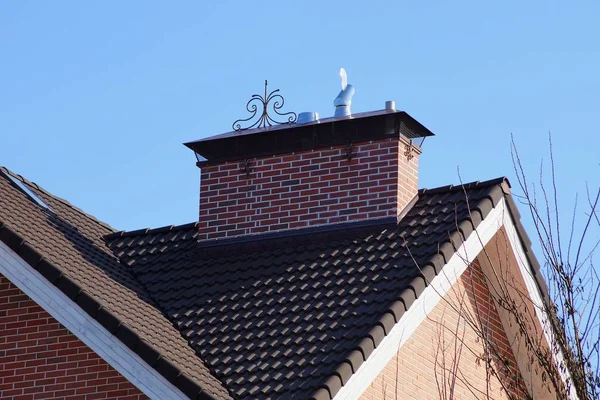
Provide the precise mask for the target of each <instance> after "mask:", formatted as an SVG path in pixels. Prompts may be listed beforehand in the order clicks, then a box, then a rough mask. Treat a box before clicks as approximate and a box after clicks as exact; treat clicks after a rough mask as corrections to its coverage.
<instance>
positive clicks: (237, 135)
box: [184, 110, 434, 164]
mask: <svg viewBox="0 0 600 400" xmlns="http://www.w3.org/2000/svg"><path fill="white" fill-rule="evenodd" d="M282 131H285V134H284V133H283V132H282ZM400 135H402V136H404V137H406V138H408V139H416V138H424V137H427V136H434V134H433V132H431V131H430V130H429V129H427V128H426V127H425V126H423V125H422V124H421V123H420V122H419V121H417V120H416V119H414V118H413V117H411V116H410V115H409V114H408V113H406V112H404V111H388V110H378V111H369V112H365V113H358V114H354V115H353V116H352V118H351V119H348V118H343V117H342V118H335V117H333V118H323V119H320V120H318V121H315V122H309V123H306V124H302V125H299V124H293V125H275V126H271V127H267V128H255V129H248V130H245V131H232V132H227V133H223V134H220V135H215V136H210V137H207V138H204V139H200V140H196V141H192V142H187V143H184V144H185V146H187V147H188V148H190V149H192V150H193V151H195V152H196V153H198V154H199V155H202V156H203V157H204V158H206V160H207V161H205V162H203V163H202V164H214V163H220V162H225V161H234V160H241V159H245V158H254V157H259V156H268V155H275V154H285V153H291V152H298V151H305V150H311V149H314V148H319V147H329V146H337V145H343V144H347V143H348V140H351V141H352V142H354V143H359V142H364V141H369V140H377V139H381V138H390V137H394V136H397V137H398V136H400Z"/></svg>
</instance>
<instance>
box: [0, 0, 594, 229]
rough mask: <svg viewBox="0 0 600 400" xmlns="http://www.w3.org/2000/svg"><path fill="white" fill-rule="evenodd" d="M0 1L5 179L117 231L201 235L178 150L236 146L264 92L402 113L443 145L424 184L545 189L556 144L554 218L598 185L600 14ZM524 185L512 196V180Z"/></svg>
mask: <svg viewBox="0 0 600 400" xmlns="http://www.w3.org/2000/svg"><path fill="white" fill-rule="evenodd" d="M253 3H255V2H248V1H243V2H242V1H239V2H233V1H215V2H208V1H203V2H199V1H189V2H183V1H182V2H151V1H127V2H116V1H106V2H95V3H93V4H92V3H91V2H75V1H73V2H28V1H18V2H17V1H15V2H1V3H0V57H1V58H0V60H1V62H0V164H1V165H5V166H7V167H8V168H10V169H12V170H13V171H15V172H18V173H20V174H22V175H24V176H26V177H28V178H29V179H31V180H33V181H35V182H37V183H39V184H40V185H42V186H43V187H45V188H46V189H48V190H50V191H51V192H53V193H55V194H57V195H59V196H61V197H64V198H66V199H68V200H69V201H70V202H72V203H73V204H76V205H77V206H79V207H80V208H83V209H84V210H86V211H87V212H89V213H91V214H93V215H95V216H97V217H98V218H100V219H102V220H104V221H106V222H108V223H109V224H111V225H112V226H114V227H115V228H117V229H128V230H130V229H136V228H141V227H146V226H151V227H156V226H162V225H168V224H181V223H186V222H191V221H194V220H195V219H196V218H197V213H198V211H197V209H198V194H199V193H198V191H199V170H198V169H197V168H196V167H195V159H194V155H193V154H192V152H191V151H190V150H188V149H187V148H185V147H184V146H183V145H182V143H183V142H186V141H191V140H195V139H199V138H202V137H205V136H208V135H213V134H217V133H222V132H226V131H228V130H230V127H231V123H232V122H233V121H234V120H235V119H237V118H241V117H245V116H246V113H245V109H244V107H245V104H246V101H247V100H248V99H249V98H250V96H251V95H252V94H253V93H256V92H259V93H260V92H261V91H262V85H263V80H264V79H269V82H270V87H271V88H280V89H281V90H282V93H283V95H284V96H285V98H286V106H287V109H288V110H294V111H317V112H319V113H320V114H321V116H322V117H326V116H330V115H332V114H333V107H332V102H333V99H334V97H335V96H336V95H337V93H338V91H339V76H338V71H339V68H340V67H342V66H343V67H345V68H346V69H347V71H348V76H349V82H350V83H352V84H353V85H354V86H355V88H356V95H355V96H354V100H353V107H352V110H353V111H354V112H360V111H370V110H376V109H381V108H383V106H384V102H385V101H386V100H395V101H396V104H397V108H398V109H402V110H405V111H407V112H408V113H410V114H411V115H412V116H414V117H415V118H417V119H418V120H419V121H420V122H422V123H423V124H424V125H426V126H427V127H428V128H430V129H431V130H432V131H433V132H434V133H435V134H436V135H437V136H436V137H434V138H431V139H428V140H427V141H426V142H425V146H424V153H423V155H422V158H421V169H420V183H421V186H422V187H433V186H439V185H446V184H449V183H457V182H458V181H459V177H458V172H457V168H460V174H461V177H462V180H463V181H471V180H485V179H490V178H494V177H497V176H502V175H506V176H508V177H509V178H512V177H513V176H514V174H513V167H512V163H511V158H510V134H511V133H512V134H514V136H515V140H516V142H517V145H518V147H519V150H520V152H521V156H522V158H523V160H524V162H525V164H526V168H527V171H528V172H529V174H530V175H531V177H532V178H535V177H536V176H537V174H538V171H539V163H540V160H541V159H542V157H544V156H547V135H548V132H550V131H551V132H552V134H553V137H554V142H555V151H556V159H557V160H556V161H557V165H558V167H557V174H558V181H559V184H560V186H559V188H560V197H559V203H561V205H565V207H566V206H569V205H570V204H571V203H572V199H573V197H574V194H575V192H577V191H578V192H580V193H581V194H583V193H584V191H585V184H586V182H589V183H590V185H591V186H592V187H594V186H596V187H597V184H598V178H597V177H598V176H599V172H600V167H599V162H600V157H599V150H598V148H599V147H600V139H599V138H598V136H599V135H598V131H599V129H598V117H599V116H600V113H599V112H598V110H600V76H599V73H598V71H600V44H599V39H600V24H599V23H598V21H599V20H600V3H599V2H597V1H578V2H571V3H570V4H566V3H564V2H558V1H527V2H523V1H504V2H500V3H491V2H481V1H470V2H441V1H439V2H406V1H387V2H378V1H370V2H364V1H355V2H352V1H346V2H323V1H302V2H287V1H269V2H267V1H264V2H260V3H258V2H257V4H253ZM512 180H513V181H514V182H513V183H516V181H515V179H514V178H513V179H512Z"/></svg>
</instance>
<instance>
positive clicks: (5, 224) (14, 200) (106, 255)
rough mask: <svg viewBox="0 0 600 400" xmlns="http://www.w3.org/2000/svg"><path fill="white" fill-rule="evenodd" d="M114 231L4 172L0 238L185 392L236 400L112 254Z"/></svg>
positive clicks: (0, 186)
mask: <svg viewBox="0 0 600 400" xmlns="http://www.w3.org/2000/svg"><path fill="white" fill-rule="evenodd" d="M13 179H16V180H18V181H19V182H21V183H22V184H24V185H25V186H26V187H27V189H29V190H30V191H31V192H33V193H34V194H35V195H36V196H37V197H39V198H40V199H41V200H43V201H44V202H45V203H46V204H47V205H48V206H49V207H50V210H48V209H46V208H44V207H41V206H40V205H39V204H37V203H36V202H35V201H33V200H32V199H31V198H30V197H29V196H28V195H27V194H26V192H24V191H22V190H21V189H20V188H19V187H18V186H17V185H16V184H15V183H14V181H13ZM111 232H113V230H112V228H110V227H109V226H108V225H106V224H104V223H101V222H99V221H98V220H96V219H94V218H93V217H91V216H89V215H88V214H85V213H84V212H82V211H81V210H79V209H77V208H75V207H73V206H72V205H71V204H69V203H68V202H66V201H65V200H62V199H60V198H57V197H55V196H53V195H51V194H49V193H48V192H46V191H44V190H43V189H41V188H40V187H39V186H37V185H36V184H34V183H31V182H29V181H27V180H25V179H23V178H22V177H21V176H19V175H16V174H14V173H12V172H10V171H9V170H7V169H6V168H0V240H2V241H3V242H5V243H6V244H7V245H9V246H10V247H11V248H12V249H13V250H15V251H16V252H17V253H18V254H19V255H20V256H21V257H22V258H24V259H25V261H27V262H28V263H29V264H31V265H32V266H33V267H34V268H36V269H37V270H38V271H39V272H41V273H42V274H43V275H44V276H45V277H46V278H47V279H49V280H50V281H51V282H52V283H53V284H55V285H56V286H57V287H58V288H60V289H61V290H62V291H63V292H64V293H65V294H66V295H68V296H69V297H70V298H71V299H73V300H74V301H76V302H77V303H78V304H79V305H80V306H81V307H82V308H83V309H84V310H86V311H87V312H88V313H89V314H90V315H91V316H92V317H94V318H96V319H97V320H98V321H99V322H100V323H102V324H103V325H104V326H105V327H106V328H107V329H109V330H110V331H111V332H112V333H114V334H115V335H116V336H117V337H119V339H120V340H121V341H123V342H124V343H125V344H126V345H128V346H130V347H131V348H132V349H133V350H134V351H136V352H137V353H138V354H139V355H140V356H141V357H142V358H143V359H144V360H146V361H147V362H148V363H149V364H150V365H152V366H153V367H154V368H155V369H156V370H157V371H159V372H160V373H162V374H163V375H164V376H165V377H166V378H167V379H169V380H170V381H171V382H173V383H174V384H176V385H177V386H178V387H179V388H180V389H182V391H184V392H185V393H186V394H190V395H191V396H192V397H197V396H198V397H201V398H220V399H225V398H230V395H229V394H228V392H227V391H226V390H225V388H224V387H223V386H222V384H221V383H220V382H219V381H218V380H217V379H216V378H215V377H214V376H213V375H212V374H211V373H210V371H209V370H208V368H207V367H206V366H205V365H204V363H203V362H202V361H201V360H200V359H199V358H198V357H197V356H196V354H195V352H194V350H193V349H191V348H190V347H189V346H188V345H187V343H186V341H185V339H183V338H182V337H181V335H180V334H179V332H178V331H177V330H176V329H175V328H174V327H173V325H172V324H171V323H170V321H169V320H168V319H167V318H165V316H163V315H162V313H161V312H160V310H159V308H158V307H157V306H156V303H155V302H154V300H153V299H152V296H151V294H150V293H149V292H148V291H147V290H145V288H144V287H143V286H142V285H141V284H140V283H139V282H138V280H137V279H136V278H135V277H134V276H133V274H132V271H130V270H129V269H128V268H126V267H125V266H123V265H122V264H120V263H119V260H118V259H117V258H116V257H115V256H114V255H113V254H112V252H111V251H110V250H109V249H108V248H107V246H106V244H105V242H104V240H103V239H102V237H103V236H105V235H107V234H110V233H111Z"/></svg>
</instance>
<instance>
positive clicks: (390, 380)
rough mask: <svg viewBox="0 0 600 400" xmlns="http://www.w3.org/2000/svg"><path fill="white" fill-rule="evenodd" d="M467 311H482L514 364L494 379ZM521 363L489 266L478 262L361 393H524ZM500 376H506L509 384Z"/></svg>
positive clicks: (374, 399)
mask: <svg viewBox="0 0 600 400" xmlns="http://www.w3.org/2000/svg"><path fill="white" fill-rule="evenodd" d="M458 310H461V311H458ZM461 315H462V316H464V315H470V316H476V315H479V316H480V317H481V320H480V321H483V322H482V324H485V325H486V326H488V327H489V330H488V332H489V334H490V337H491V342H492V343H493V346H495V348H496V349H498V351H499V352H502V353H503V356H504V357H505V359H507V360H508V366H509V367H508V370H506V369H504V368H502V367H498V371H501V374H502V376H501V377H499V378H498V377H494V376H491V377H490V379H489V385H488V384H486V368H485V366H484V362H483V361H481V359H480V358H479V357H480V356H481V355H482V354H483V353H484V347H483V341H482V340H481V339H480V338H479V336H478V334H477V333H476V331H475V330H474V329H473V328H472V327H471V326H469V324H468V323H466V322H465V318H463V317H461ZM480 326H481V325H480ZM457 332H458V334H457ZM453 365H457V366H458V368H457V369H456V371H457V372H456V373H453V372H451V371H452V368H453ZM496 365H497V364H496ZM516 365H517V364H516V360H515V357H514V354H513V352H512V350H511V348H510V344H509V342H508V339H507V336H506V333H505V331H504V329H503V327H502V322H501V320H500V316H499V315H498V312H497V310H496V307H495V305H494V302H493V299H492V298H491V295H490V292H489V290H488V287H487V284H486V282H485V278H484V275H483V272H482V270H481V268H480V267H479V266H478V265H477V264H474V265H472V266H471V267H469V268H468V269H467V271H465V272H464V273H463V275H462V276H461V278H460V279H459V281H458V282H457V283H455V284H454V287H453V288H452V289H451V290H450V291H449V292H448V294H446V297H445V299H444V300H441V301H440V302H439V303H438V305H437V306H436V307H435V308H434V309H433V311H432V312H431V313H430V314H429V315H428V317H427V319H426V320H425V321H423V323H422V324H421V325H420V326H419V328H418V329H417V330H416V331H415V332H414V333H413V334H412V336H411V337H410V339H409V340H408V341H407V342H406V343H405V344H404V346H402V348H401V349H400V350H399V351H398V353H397V354H396V356H395V357H394V358H393V359H392V360H391V361H390V362H389V363H388V365H387V366H386V367H385V368H384V369H383V371H382V372H381V373H380V374H379V376H378V377H377V378H376V379H375V380H374V381H373V382H372V384H371V385H370V386H369V388H367V390H366V391H365V392H364V393H363V394H362V396H361V399H362V400H380V399H451V398H456V399H481V398H487V399H508V398H517V399H522V398H525V395H524V393H523V392H521V391H520V390H519V387H516V385H515V384H514V382H513V379H514V378H515V377H517V378H518V379H522V378H521V375H520V373H519V372H518V369H517V367H516ZM453 377H456V379H455V381H454V384H452V383H451V382H452V378H453ZM499 379H503V382H504V388H503V385H501V383H500V381H499ZM521 384H522V385H523V382H522V381H521ZM520 387H524V386H520ZM505 388H508V391H507V390H505ZM508 393H510V395H511V396H512V397H509V396H508Z"/></svg>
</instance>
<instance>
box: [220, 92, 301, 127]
mask: <svg viewBox="0 0 600 400" xmlns="http://www.w3.org/2000/svg"><path fill="white" fill-rule="evenodd" d="M278 92H279V89H275V90H273V91H272V92H271V93H269V94H268V95H267V81H266V80H265V95H264V97H263V96H261V95H259V94H254V95H252V97H251V98H250V100H249V101H248V103H247V104H246V110H248V112H250V113H252V115H251V116H250V117H248V118H246V119H238V120H237V121H235V122H234V123H233V125H231V127H232V128H233V130H234V131H243V130H246V129H252V128H266V127H267V126H273V125H274V124H293V123H294V122H296V119H297V118H298V116H297V115H296V113H295V112H291V111H290V112H287V113H280V112H279V110H280V109H281V108H282V107H283V105H284V103H285V100H284V99H283V96H282V95H280V94H278ZM271 102H272V107H273V112H274V113H275V114H277V115H279V116H282V117H285V118H287V121H276V120H275V119H273V117H271V116H270V115H269V110H268V107H269V103H271ZM258 104H262V114H261V116H260V117H259V118H258V120H257V121H255V122H254V123H252V124H251V125H249V126H246V127H244V128H242V125H241V123H242V122H247V121H250V120H252V119H253V118H254V117H255V116H256V114H257V113H258Z"/></svg>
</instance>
